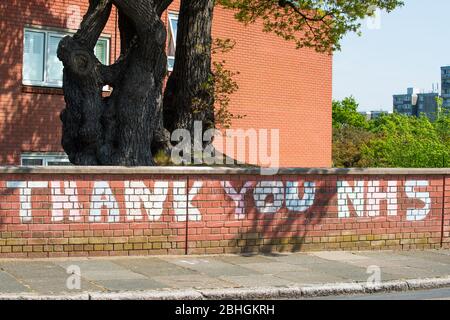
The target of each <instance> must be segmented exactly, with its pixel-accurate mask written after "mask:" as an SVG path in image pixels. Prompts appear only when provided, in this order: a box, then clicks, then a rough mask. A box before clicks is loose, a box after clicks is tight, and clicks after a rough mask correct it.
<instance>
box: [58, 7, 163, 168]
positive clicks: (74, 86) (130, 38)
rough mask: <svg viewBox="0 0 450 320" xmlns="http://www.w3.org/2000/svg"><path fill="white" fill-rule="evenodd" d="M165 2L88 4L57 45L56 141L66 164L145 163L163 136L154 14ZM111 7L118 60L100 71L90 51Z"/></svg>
mask: <svg viewBox="0 0 450 320" xmlns="http://www.w3.org/2000/svg"><path fill="white" fill-rule="evenodd" d="M170 2H171V1H165V0H160V1H152V0H133V1H127V0H91V1H90V6H89V9H88V12H87V14H86V16H85V17H84V19H83V22H82V24H81V27H80V29H79V31H78V32H77V33H76V34H75V35H74V36H73V37H66V38H64V39H63V40H62V41H61V43H60V45H59V48H58V57H59V59H60V60H61V61H62V62H63V64H64V80H63V82H64V94H65V100H66V109H65V110H64V111H63V113H62V114H61V119H62V122H63V141H62V144H63V147H64V150H65V151H66V152H67V154H68V155H69V158H70V161H71V162H72V163H74V164H77V165H123V166H138V165H145V166H146V165H153V159H152V150H151V147H152V146H153V145H154V144H155V143H156V142H160V141H159V140H161V139H162V138H161V136H163V134H162V133H161V130H162V126H161V124H162V86H163V80H164V77H165V75H166V63H167V57H166V54H165V42H166V29H165V26H164V24H163V22H162V21H161V18H160V16H161V13H162V12H163V11H164V10H165V9H166V7H167V5H168V4H170ZM112 5H115V6H116V7H117V8H118V10H119V15H120V23H119V29H120V33H121V41H122V42H121V56H120V58H119V59H118V61H116V62H115V63H114V64H113V65H111V66H105V65H102V64H101V63H100V62H99V61H98V59H97V58H96V57H95V55H94V47H95V44H96V42H97V41H98V38H99V36H100V34H101V32H102V30H103V28H104V27H105V25H106V23H107V21H108V18H109V15H110V12H111V7H112ZM105 85H109V86H111V87H112V88H113V92H112V94H111V95H110V96H109V97H103V96H102V88H103V87H104V86H105ZM155 138H156V139H155Z"/></svg>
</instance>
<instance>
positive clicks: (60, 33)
mask: <svg viewBox="0 0 450 320" xmlns="http://www.w3.org/2000/svg"><path fill="white" fill-rule="evenodd" d="M27 32H34V33H41V34H44V52H43V62H44V64H43V66H42V67H43V79H44V80H43V81H34V80H26V79H25V74H24V73H25V44H26V43H25V41H26V37H25V35H26V33H27ZM74 34H75V32H73V31H68V30H65V29H47V28H39V27H31V26H27V27H25V28H23V44H22V45H23V47H22V85H25V86H33V87H45V88H62V85H63V80H62V79H61V82H50V81H49V78H48V75H49V72H48V69H49V63H48V59H49V56H50V52H49V50H50V48H49V39H50V37H51V36H54V37H62V38H64V37H66V36H73V35H74ZM98 40H99V41H100V40H102V41H106V64H105V65H110V64H111V37H110V36H106V35H102V36H100V38H99V39H98Z"/></svg>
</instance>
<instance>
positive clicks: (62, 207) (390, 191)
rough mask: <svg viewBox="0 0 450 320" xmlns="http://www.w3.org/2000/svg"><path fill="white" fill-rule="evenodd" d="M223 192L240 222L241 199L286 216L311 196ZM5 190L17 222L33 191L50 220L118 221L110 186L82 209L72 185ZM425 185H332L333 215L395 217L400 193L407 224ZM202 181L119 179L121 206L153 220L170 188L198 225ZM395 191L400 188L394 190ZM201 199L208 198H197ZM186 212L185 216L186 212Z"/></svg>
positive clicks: (254, 186) (251, 186)
mask: <svg viewBox="0 0 450 320" xmlns="http://www.w3.org/2000/svg"><path fill="white" fill-rule="evenodd" d="M219 183H220V185H221V187H222V188H223V190H224V192H225V194H226V195H227V196H228V197H229V198H230V199H231V200H232V201H233V203H234V213H235V219H238V220H240V219H245V217H246V215H245V212H246V209H247V208H246V206H247V204H248V202H247V201H246V197H247V196H248V194H251V196H252V197H253V200H254V206H255V209H256V210H257V211H258V212H259V213H261V214H275V213H277V212H278V211H280V210H281V209H282V208H283V207H286V208H287V210H288V211H289V212H291V213H298V214H302V213H305V212H306V211H308V210H310V209H312V208H313V206H314V202H315V200H316V198H317V197H316V193H317V184H316V182H303V183H302V185H300V183H299V182H298V181H288V182H282V181H248V182H245V183H244V184H243V186H242V187H241V188H236V187H234V186H233V185H232V183H231V182H230V181H220V182H219ZM6 186H7V188H11V189H19V190H20V193H19V198H20V212H19V215H20V218H21V221H22V222H32V221H33V203H32V202H33V201H32V200H33V198H32V194H33V190H35V189H50V190H51V196H50V202H51V218H52V221H53V222H62V221H64V220H65V218H66V217H65V214H67V215H68V216H67V218H68V220H69V221H73V222H77V221H81V220H82V211H83V210H84V209H87V213H88V221H89V222H94V223H95V222H102V221H103V216H102V212H105V211H106V212H107V221H108V222H120V221H121V215H120V207H119V202H118V201H117V198H116V196H115V195H114V193H113V189H112V188H111V187H110V183H109V182H107V181H96V182H94V183H93V188H92V194H91V195H90V204H89V208H83V206H82V204H81V203H80V202H79V197H78V188H77V183H76V182H75V181H66V182H60V181H8V182H7V183H6ZM428 186H429V182H428V181H426V180H420V181H418V180H410V181H406V182H405V183H404V184H403V185H402V186H401V187H400V186H399V184H398V182H397V181H389V182H387V186H386V187H385V188H381V187H380V182H379V181H352V182H351V183H350V182H347V181H337V186H336V187H337V197H338V202H337V204H338V205H337V207H338V217H339V218H342V219H345V218H350V217H353V216H356V217H359V218H363V217H377V216H380V215H381V205H382V203H385V204H386V206H387V215H388V216H397V215H398V195H399V192H400V191H404V192H405V194H406V196H407V197H408V198H409V199H416V200H419V201H421V202H423V207H422V208H420V209H417V208H410V209H408V210H407V212H406V219H407V220H408V221H420V220H424V219H425V218H426V217H427V216H428V214H429V213H430V211H431V197H430V193H429V192H426V191H423V190H424V189H426V187H428ZM202 187H203V182H202V181H195V182H194V183H193V185H192V187H190V188H188V187H187V184H186V182H184V181H174V182H168V181H155V182H154V183H153V188H149V187H148V186H147V185H146V184H145V183H144V182H142V181H124V205H125V208H124V209H125V212H126V217H125V219H126V220H128V221H138V220H142V219H143V213H144V212H145V213H146V214H147V216H148V219H149V220H150V221H159V220H160V219H161V216H162V214H163V210H164V203H165V202H166V201H167V200H168V194H169V189H170V188H172V194H173V197H172V207H173V214H174V215H175V217H176V220H177V221H179V222H182V221H186V218H187V217H188V219H189V220H191V221H201V220H202V213H201V211H200V210H199V208H197V207H196V206H195V201H194V198H196V197H197V196H199V191H200V189H201V188H202ZM400 189H401V190H400ZM202 196H203V197H205V198H204V199H202V200H203V201H205V200H207V197H208V195H207V194H202ZM186 213H188V214H186Z"/></svg>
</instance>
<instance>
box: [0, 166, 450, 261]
mask: <svg viewBox="0 0 450 320" xmlns="http://www.w3.org/2000/svg"><path fill="white" fill-rule="evenodd" d="M52 170H57V169H55V168H53V169H52ZM64 170H66V169H64ZM70 170H72V171H64V172H63V171H60V172H61V173H55V174H52V173H48V172H47V173H46V174H44V173H42V171H41V172H39V171H38V172H32V173H27V172H26V171H25V170H23V171H22V172H21V173H7V170H4V171H3V172H4V173H3V174H0V257H37V256H39V257H42V256H43V257H59V256H63V257H66V256H90V255H92V256H98V255H140V254H143V255H147V254H185V253H188V254H219V253H239V252H259V251H265V252H267V251H271V252H272V251H277V252H278V251H300V250H302V251H311V250H373V249H395V250H397V249H436V248H440V247H441V246H442V245H444V246H446V247H448V244H449V243H450V242H449V241H450V239H449V231H450V210H449V204H450V192H449V191H450V190H449V186H450V183H449V182H450V177H449V173H448V172H444V171H443V172H442V173H441V174H434V175H430V174H428V175H427V174H420V173H419V174H399V173H396V174H395V175H393V174H390V175H382V174H379V175H374V174H370V173H369V172H368V173H360V174H357V175H355V174H338V173H336V172H328V173H324V174H306V173H300V172H299V173H291V174H283V172H282V174H280V175H276V176H270V177H262V176H260V175H258V174H256V173H255V174H253V173H252V174H249V173H248V172H244V171H241V173H239V172H238V173H236V174H229V173H228V174H226V173H224V172H222V171H215V172H217V173H214V172H212V174H211V172H210V173H209V174H205V173H197V174H194V171H192V170H191V169H188V168H185V169H184V170H185V171H187V174H181V175H180V174H176V173H175V171H170V170H166V171H164V172H160V173H157V171H150V170H149V171H148V172H147V173H145V172H141V173H138V172H133V171H132V170H131V171H126V170H124V169H108V171H106V169H104V170H103V171H100V169H96V170H97V174H95V171H92V170H91V171H83V170H78V169H70ZM190 170H191V171H190ZM107 172H109V174H108V173H107ZM189 172H192V174H191V173H189ZM444 178H445V179H446V182H445V183H446V185H445V186H443V183H444ZM187 185H188V186H189V188H188V190H186V186H187ZM244 187H245V189H243V188H244ZM444 188H445V190H446V192H445V196H444ZM443 196H444V197H443ZM358 201H360V202H358ZM186 202H188V203H189V205H188V207H189V209H188V210H187V209H186ZM444 204H445V217H444V216H443V212H444V211H443V205H444ZM443 224H444V225H445V229H444V232H442V226H443ZM186 244H187V249H186Z"/></svg>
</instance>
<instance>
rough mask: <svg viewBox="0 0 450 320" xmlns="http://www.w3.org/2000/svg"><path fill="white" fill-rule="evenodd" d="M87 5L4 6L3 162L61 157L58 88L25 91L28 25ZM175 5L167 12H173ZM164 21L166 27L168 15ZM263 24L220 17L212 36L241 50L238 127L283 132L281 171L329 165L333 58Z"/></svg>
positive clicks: (59, 20)
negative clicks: (26, 155) (27, 156)
mask: <svg viewBox="0 0 450 320" xmlns="http://www.w3.org/2000/svg"><path fill="white" fill-rule="evenodd" d="M87 3H88V1H87V0H52V1H48V0H15V1H3V2H2V3H1V4H0V14H1V15H2V19H1V21H0V28H1V30H7V32H2V33H1V34H0V44H1V50H2V53H1V55H0V62H1V63H0V163H1V164H18V163H19V161H20V154H21V153H22V152H49V151H62V150H61V147H60V139H61V127H60V126H61V125H60V120H59V113H60V111H61V110H62V108H63V107H64V101H63V97H62V95H61V93H62V92H61V91H60V90H48V89H46V90H37V89H36V88H29V87H24V86H22V56H23V29H24V27H25V26H45V27H52V28H65V27H66V26H67V18H68V14H67V8H68V6H70V5H79V6H80V7H81V10H82V12H83V13H84V11H86V9H87ZM177 7H178V1H175V3H174V4H173V5H172V6H171V7H170V10H171V11H174V12H176V11H177ZM115 16H116V12H115V11H113V14H112V17H111V19H110V22H109V23H108V25H107V27H106V29H105V32H104V33H105V35H107V36H111V59H112V60H114V58H115V57H117V55H118V52H114V48H116V49H117V50H118V49H119V47H120V46H119V45H117V44H116V42H115V36H116V30H115V24H114V20H115ZM163 19H164V20H165V21H167V14H166V15H164V17H163ZM261 30H262V26H261V24H259V23H256V24H253V25H250V26H248V27H245V26H243V25H242V24H240V23H238V22H236V21H235V20H234V18H233V13H232V12H231V11H228V10H224V9H222V8H218V9H217V10H216V12H215V20H214V27H213V33H214V37H215V38H223V39H225V38H231V39H233V40H235V41H236V47H235V49H234V50H233V51H232V52H231V53H228V54H226V56H224V57H220V56H217V57H215V59H222V58H224V59H225V60H226V61H227V66H228V68H229V69H230V70H233V71H239V72H240V75H239V76H237V81H238V83H239V85H240V90H239V92H237V93H236V94H235V95H234V96H233V97H232V102H231V111H232V112H233V113H235V114H239V115H245V116H246V117H245V118H244V119H242V120H236V121H235V123H234V127H235V128H242V129H248V128H256V129H258V128H264V129H272V128H275V129H280V141H281V144H280V161H281V165H282V166H302V167H312V166H316V167H327V166H330V165H331V67H332V58H331V57H330V56H327V55H322V54H317V53H315V52H313V51H312V50H307V49H305V50H303V49H302V50H296V49H295V48H294V45H293V44H292V43H288V42H285V41H284V40H282V39H280V38H278V37H276V36H274V35H272V34H265V33H263V32H262V31H261Z"/></svg>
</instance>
